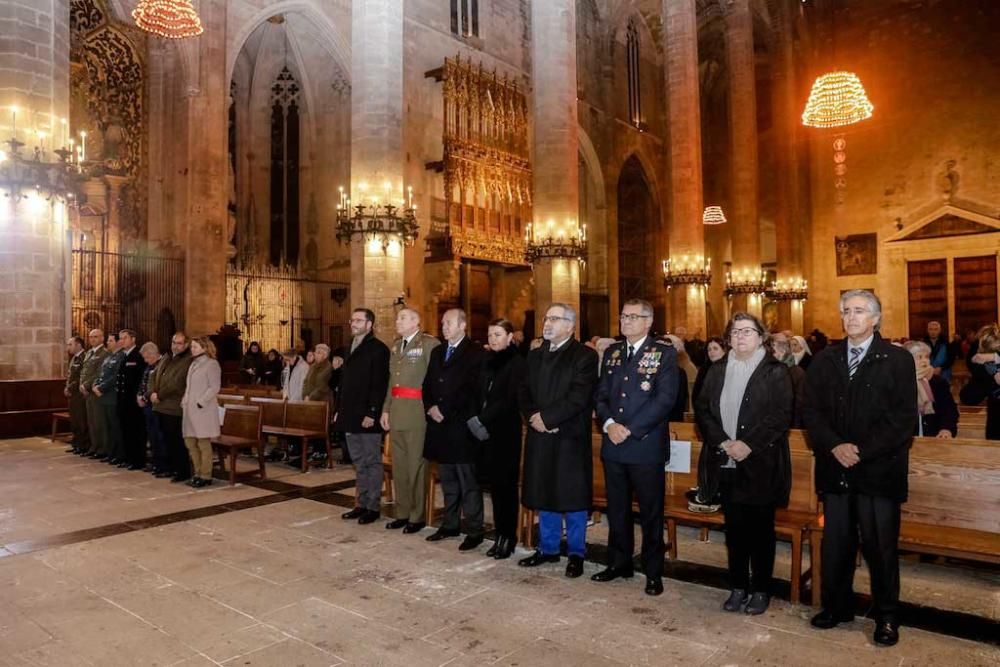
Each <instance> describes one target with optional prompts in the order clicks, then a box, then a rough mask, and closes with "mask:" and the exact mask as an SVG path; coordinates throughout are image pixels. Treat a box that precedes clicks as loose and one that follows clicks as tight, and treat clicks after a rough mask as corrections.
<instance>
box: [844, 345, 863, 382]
mask: <svg viewBox="0 0 1000 667" xmlns="http://www.w3.org/2000/svg"><path fill="white" fill-rule="evenodd" d="M859 364H861V348H860V347H852V348H851V361H850V362H849V363H848V364H847V372H848V374H849V375H850V376H851V377H854V373H855V372H856V371H857V370H858V365H859Z"/></svg>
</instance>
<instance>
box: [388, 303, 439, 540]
mask: <svg viewBox="0 0 1000 667" xmlns="http://www.w3.org/2000/svg"><path fill="white" fill-rule="evenodd" d="M396 333H398V334H399V338H397V339H396V340H395V341H394V342H393V344H392V349H391V356H390V357H389V389H388V391H387V392H386V395H385V401H384V403H383V404H382V418H381V420H380V421H381V424H382V428H383V429H384V430H386V431H389V432H390V440H391V441H392V479H393V482H394V483H395V486H396V520H395V521H392V522H390V523H388V524H386V528H389V529H390V530H398V529H400V528H402V529H403V532H404V533H407V534H409V533H416V532H418V531H419V530H420V529H421V528H423V527H424V526H425V525H426V523H427V519H426V516H425V509H424V505H425V496H426V486H427V480H426V467H425V466H426V462H425V460H424V434H425V433H426V431H427V418H426V417H425V416H424V401H423V384H424V376H425V375H426V374H427V364H428V363H429V362H430V358H431V350H433V349H434V348H435V347H437V346H438V345H440V344H441V342H440V341H439V340H438V339H437V338H435V337H434V336H431V335H430V334H427V333H424V332H422V331H421V330H420V314H419V313H418V312H417V311H415V310H413V309H412V308H403V309H402V310H400V311H399V313H397V314H396Z"/></svg>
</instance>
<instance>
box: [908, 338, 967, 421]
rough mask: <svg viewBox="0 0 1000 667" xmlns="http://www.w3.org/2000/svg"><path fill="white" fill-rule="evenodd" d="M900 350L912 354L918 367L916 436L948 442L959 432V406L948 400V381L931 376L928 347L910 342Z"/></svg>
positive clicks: (921, 343)
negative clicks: (903, 349)
mask: <svg viewBox="0 0 1000 667" xmlns="http://www.w3.org/2000/svg"><path fill="white" fill-rule="evenodd" d="M903 347H904V348H906V350H907V351H908V352H909V353H910V354H912V355H913V362H914V364H916V368H917V412H918V413H919V415H920V419H919V421H918V422H917V435H918V436H926V437H928V438H943V439H951V438H953V437H955V434H956V433H958V406H957V405H955V399H954V398H952V397H951V387H950V386H949V385H948V381H947V380H945V379H944V378H942V377H941V376H939V375H934V367H933V366H931V348H930V346H929V345H928V344H927V343H925V342H923V341H919V340H911V341H908V342H907V343H904V344H903Z"/></svg>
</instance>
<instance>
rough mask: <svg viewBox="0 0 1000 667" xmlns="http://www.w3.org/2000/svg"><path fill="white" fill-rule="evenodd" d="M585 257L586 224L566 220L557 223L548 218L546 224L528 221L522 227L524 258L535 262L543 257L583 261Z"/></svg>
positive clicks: (531, 262) (529, 262)
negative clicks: (559, 223)
mask: <svg viewBox="0 0 1000 667" xmlns="http://www.w3.org/2000/svg"><path fill="white" fill-rule="evenodd" d="M586 257H587V225H586V223H584V224H583V225H579V224H577V223H575V222H574V221H572V220H567V221H566V223H565V225H557V224H556V223H555V221H553V220H549V221H548V223H547V224H546V225H544V226H543V225H539V228H537V229H536V226H535V225H534V224H532V223H530V222H529V223H528V224H527V225H526V226H525V228H524V259H525V261H526V262H527V263H528V264H536V263H538V262H540V261H541V260H543V259H575V260H578V261H579V262H581V263H583V262H584V261H585V260H586Z"/></svg>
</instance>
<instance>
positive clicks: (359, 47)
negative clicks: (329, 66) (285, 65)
mask: <svg viewBox="0 0 1000 667" xmlns="http://www.w3.org/2000/svg"><path fill="white" fill-rule="evenodd" d="M403 162H404V154H403V2H401V0H354V2H353V3H352V5H351V203H352V204H355V203H359V202H361V201H363V200H364V201H365V203H367V200H368V199H369V198H370V197H371V196H372V195H373V194H374V195H379V196H384V189H383V188H384V184H385V183H387V182H388V183H390V184H391V187H392V191H393V193H394V196H395V197H396V198H401V197H402V196H403V194H402V187H403ZM363 184H364V185H366V186H367V188H366V191H367V193H365V192H362V187H361V186H362V185H363ZM426 232H427V226H424V229H422V230H421V235H423V234H426ZM403 271H404V256H403V248H402V247H401V246H400V244H399V243H398V242H394V243H391V244H390V245H389V246H388V247H385V248H383V245H382V243H381V241H378V240H376V241H373V242H372V241H365V240H363V239H361V238H355V239H354V240H352V242H351V296H350V300H351V307H353V308H361V307H364V308H370V309H371V310H373V311H374V312H375V322H376V332H377V333H378V335H379V337H380V338H382V339H383V340H386V341H391V340H392V338H393V337H394V335H395V334H394V331H395V330H394V328H393V326H392V321H393V319H394V314H393V307H392V304H393V301H394V300H395V299H396V298H397V297H400V296H403V295H404V272H403Z"/></svg>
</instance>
